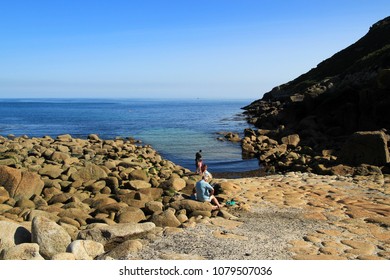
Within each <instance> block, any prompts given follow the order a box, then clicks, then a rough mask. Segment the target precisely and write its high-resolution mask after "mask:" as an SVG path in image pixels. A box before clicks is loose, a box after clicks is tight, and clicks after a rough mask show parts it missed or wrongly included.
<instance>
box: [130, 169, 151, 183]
mask: <svg viewBox="0 0 390 280" xmlns="http://www.w3.org/2000/svg"><path fill="white" fill-rule="evenodd" d="M129 180H142V181H145V182H149V180H150V178H149V176H148V174H147V173H146V171H145V170H141V169H136V170H133V171H132V172H130V174H129Z"/></svg>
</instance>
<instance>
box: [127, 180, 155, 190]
mask: <svg viewBox="0 0 390 280" xmlns="http://www.w3.org/2000/svg"><path fill="white" fill-rule="evenodd" d="M126 186H128V187H129V188H130V189H133V190H140V189H148V188H151V187H152V185H151V184H150V183H148V182H145V181H143V180H132V181H129V182H128V183H127V184H126Z"/></svg>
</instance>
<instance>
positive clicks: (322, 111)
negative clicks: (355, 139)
mask: <svg viewBox="0 0 390 280" xmlns="http://www.w3.org/2000/svg"><path fill="white" fill-rule="evenodd" d="M389 106H390V17H387V18H385V19H383V20H381V21H379V22H377V23H375V24H374V25H373V26H371V28H370V29H369V32H368V33H367V34H366V35H365V36H363V37H362V38H361V39H360V40H358V41H357V42H356V43H354V44H352V45H351V46H349V47H347V48H345V49H344V50H342V51H340V52H338V53H336V54H335V55H333V56H332V57H330V58H329V59H326V60H325V61H323V62H321V63H320V64H318V65H317V67H316V68H314V69H311V70H310V71H308V72H307V73H305V74H303V75H301V76H299V77H298V78H296V79H295V80H293V81H290V82H288V83H286V84H283V85H280V86H277V87H275V88H274V89H272V90H271V91H270V92H267V93H265V94H264V96H263V98H262V99H260V100H256V101H254V102H253V103H252V104H250V105H248V106H246V107H244V108H243V109H245V110H246V114H247V116H248V118H247V119H248V121H249V122H250V123H252V124H254V125H255V126H256V127H258V128H260V129H262V133H260V135H264V134H265V133H264V130H268V131H272V132H273V135H271V136H272V138H273V139H275V140H277V141H279V142H281V141H280V140H281V139H282V138H283V137H286V136H289V135H293V134H298V135H299V137H300V145H301V146H308V147H310V148H312V149H314V150H315V151H318V152H320V153H322V151H324V150H336V151H338V150H342V148H343V146H344V144H345V142H346V141H347V139H348V138H349V137H350V136H351V135H352V134H354V133H356V132H361V131H381V132H382V133H384V134H385V138H386V137H387V136H386V134H388V129H389V128H390V110H388V108H389ZM271 134H272V133H271ZM266 135H267V136H270V135H269V134H266ZM257 136H259V133H257ZM247 140H248V139H247ZM386 141H388V137H387V138H386ZM386 141H385V142H386ZM280 144H281V143H280ZM247 146H248V145H247ZM386 149H387V147H386ZM255 150H256V149H255ZM252 152H253V151H252ZM347 157H349V158H350V157H351V156H347ZM385 157H386V155H385ZM338 159H339V161H340V160H341V161H342V157H339V158H338ZM385 161H387V162H388V157H387V159H386V160H385ZM359 163H365V162H364V160H363V162H359ZM367 163H369V162H367Z"/></svg>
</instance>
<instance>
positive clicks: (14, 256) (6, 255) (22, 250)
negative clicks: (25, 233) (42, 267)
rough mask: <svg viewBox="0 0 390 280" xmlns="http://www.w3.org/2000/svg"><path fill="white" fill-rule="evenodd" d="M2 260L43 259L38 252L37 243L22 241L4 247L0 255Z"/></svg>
mask: <svg viewBox="0 0 390 280" xmlns="http://www.w3.org/2000/svg"><path fill="white" fill-rule="evenodd" d="M0 259H2V260H44V258H43V257H42V256H41V255H40V254H39V245H38V244H36V243H23V244H19V245H16V246H14V247H11V248H8V249H4V251H3V252H2V253H1V255H0Z"/></svg>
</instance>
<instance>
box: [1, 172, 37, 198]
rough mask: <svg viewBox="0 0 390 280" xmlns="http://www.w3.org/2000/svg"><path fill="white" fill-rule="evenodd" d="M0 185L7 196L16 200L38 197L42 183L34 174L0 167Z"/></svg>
mask: <svg viewBox="0 0 390 280" xmlns="http://www.w3.org/2000/svg"><path fill="white" fill-rule="evenodd" d="M0 185H2V186H4V187H5V189H6V190H7V191H8V193H9V195H10V196H11V197H12V198H14V199H16V200H18V199H20V198H22V197H24V198H27V199H29V198H31V197H32V196H33V195H34V194H36V195H40V194H41V192H42V190H43V186H44V183H43V181H42V180H41V178H40V176H39V175H38V174H36V173H32V172H28V171H21V170H19V169H15V168H11V167H7V166H0Z"/></svg>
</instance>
